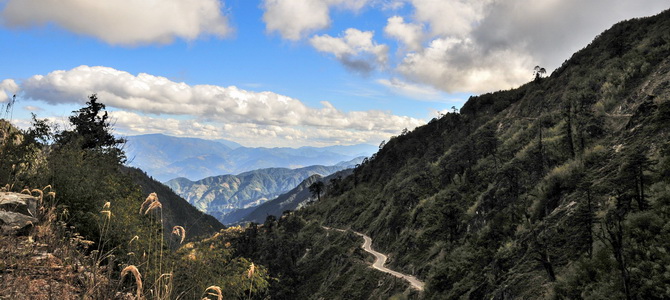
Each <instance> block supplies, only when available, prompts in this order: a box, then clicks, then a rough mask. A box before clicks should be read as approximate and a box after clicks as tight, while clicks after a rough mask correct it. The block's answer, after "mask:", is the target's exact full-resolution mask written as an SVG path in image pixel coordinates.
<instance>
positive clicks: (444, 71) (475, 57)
mask: <svg viewBox="0 0 670 300" xmlns="http://www.w3.org/2000/svg"><path fill="white" fill-rule="evenodd" d="M522 50H523V49H499V50H495V51H491V50H490V49H485V48H482V47H480V45H478V44H477V43H475V42H474V41H472V40H469V39H458V38H438V39H435V40H433V41H432V42H431V43H430V45H429V46H428V47H427V48H426V49H424V50H423V51H422V52H420V53H408V54H407V55H406V56H405V58H404V59H403V61H402V63H401V64H400V65H399V66H398V67H397V70H398V71H399V72H400V73H401V74H403V75H404V76H405V77H406V78H408V79H409V80H411V81H413V82H419V83H424V84H429V85H431V86H434V87H436V88H439V89H441V90H444V91H448V92H475V93H482V92H487V91H491V90H499V89H508V88H512V87H515V86H517V85H519V84H520V83H523V82H527V81H529V80H530V78H531V76H530V75H529V70H530V68H529V67H528V66H530V65H532V64H533V62H534V60H533V59H532V57H530V56H529V55H527V54H526V53H524V52H523V51H522Z"/></svg>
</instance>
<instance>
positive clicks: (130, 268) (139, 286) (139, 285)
mask: <svg viewBox="0 0 670 300" xmlns="http://www.w3.org/2000/svg"><path fill="white" fill-rule="evenodd" d="M129 273H132V274H133V277H135V284H136V285H137V293H136V297H137V299H140V298H141V297H142V275H141V274H140V271H139V270H138V269H137V267H135V266H133V265H130V266H127V267H125V268H123V270H121V280H123V278H124V277H125V276H126V275H127V274H129Z"/></svg>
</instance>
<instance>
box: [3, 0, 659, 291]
mask: <svg viewBox="0 0 670 300" xmlns="http://www.w3.org/2000/svg"><path fill="white" fill-rule="evenodd" d="M296 3H297V2H296ZM408 5H409V4H408ZM264 17H265V16H264ZM393 20H395V21H393ZM393 20H389V22H391V21H393V22H395V25H397V26H404V25H408V24H409V23H403V22H404V21H403V20H398V19H393ZM408 20H409V19H408ZM399 21H400V22H399ZM403 24H404V25H403ZM484 25H486V24H484ZM402 28H405V27H402ZM408 28H409V27H408ZM392 29H393V27H391V28H390V29H389V30H388V32H387V33H386V34H387V35H391V34H392V33H393V32H394V31H392ZM406 29H407V28H406ZM410 29H411V28H410ZM406 31H407V30H406ZM403 32H404V31H403ZM408 32H409V31H408ZM356 33H357V32H356V31H355V30H353V29H352V30H348V31H347V34H356ZM371 34H372V33H370V35H371ZM366 36H368V35H366V34H363V33H361V34H360V35H359V36H358V37H359V38H360V37H366ZM329 38H330V39H329ZM331 39H335V38H334V37H332V36H319V37H316V38H314V39H312V40H311V43H318V42H319V41H323V40H328V41H330V40H331ZM351 39H353V37H351ZM337 45H340V46H341V44H337ZM371 45H372V44H371ZM439 45H440V43H435V46H439ZM378 46H379V47H378ZM453 47H456V46H453ZM374 49H377V50H376V51H381V50H383V49H386V48H384V47H383V46H382V45H375V48H374ZM379 49H381V50H379ZM431 53H432V52H431ZM431 53H428V54H431ZM423 54H424V53H418V54H415V56H413V57H414V58H415V59H419V58H420V55H423ZM432 54H433V55H434V54H435V53H432ZM337 58H338V59H347V58H348V57H344V56H343V57H337ZM348 63H350V64H352V65H360V64H361V63H362V62H360V61H348ZM356 63H357V64H356ZM532 70H533V68H530V67H529V71H530V72H532ZM534 70H535V72H534V73H533V76H532V77H531V76H528V77H529V78H528V81H527V82H526V83H524V84H521V85H520V86H517V87H514V88H509V89H506V90H499V91H496V92H489V93H483V94H479V95H477V96H470V97H469V98H468V100H467V101H466V102H465V103H464V104H463V106H462V107H461V108H460V109H457V108H456V107H455V106H454V107H453V108H452V109H451V110H445V111H443V112H439V113H438V114H436V116H435V117H433V118H432V119H430V120H429V121H427V122H425V124H422V125H420V126H417V127H416V128H410V129H407V128H405V129H402V130H398V132H397V133H395V135H393V136H391V137H390V138H388V139H387V140H385V141H384V142H382V143H381V144H380V145H379V146H378V147H377V146H370V145H368V144H354V143H353V142H352V145H351V146H339V145H338V146H329V147H320V148H318V147H300V148H288V147H276V148H267V147H257V148H253V147H244V146H242V145H241V144H238V143H235V142H232V141H229V140H225V139H214V140H205V139H199V138H188V137H173V136H169V135H163V134H149V135H134V136H129V137H128V141H125V140H124V138H122V137H121V136H120V135H115V134H113V125H114V119H112V117H111V115H110V114H108V111H110V112H112V113H114V111H113V110H107V107H106V106H105V104H103V102H102V101H104V100H106V99H103V96H109V94H105V93H101V94H100V95H99V96H98V95H97V94H91V95H89V96H88V98H87V99H86V102H85V103H86V104H85V105H84V106H83V107H82V108H80V109H78V110H75V111H72V113H71V114H70V116H69V117H68V118H67V120H68V121H69V123H68V124H67V126H61V125H59V124H57V123H54V122H53V121H51V120H50V119H48V118H45V119H40V118H38V117H37V115H35V114H34V115H32V116H33V117H32V120H31V121H30V125H29V126H27V127H25V128H23V127H18V125H16V124H14V123H17V122H10V121H9V120H6V119H0V155H1V156H0V158H1V159H0V180H2V181H0V184H1V186H0V188H1V189H0V196H2V197H1V199H0V200H1V201H0V213H1V215H2V216H1V217H2V218H3V219H2V220H3V221H2V222H1V223H2V224H0V225H2V226H0V246H1V247H0V298H2V299H5V298H7V299H50V298H56V299H58V298H63V299H66V298H67V299H69V298H83V299H152V300H154V299H155V300H167V299H314V300H317V299H347V300H349V299H393V300H409V299H417V300H432V299H435V300H438V299H439V300H441V299H496V300H504V299H552V300H553V299H668V298H670V289H668V288H667V287H668V286H670V275H669V274H670V251H668V250H669V249H670V226H669V225H668V224H670V10H665V11H663V12H661V13H659V14H657V15H654V16H650V17H641V18H633V19H630V20H626V21H621V22H619V23H616V24H615V25H613V26H611V27H610V28H609V29H607V30H605V31H604V32H602V33H600V34H599V35H597V36H595V37H594V39H593V40H592V41H591V42H590V43H589V44H588V45H586V46H585V47H584V48H583V49H581V50H579V51H577V52H575V53H574V54H572V56H570V57H569V58H568V59H566V60H565V61H564V62H563V64H562V65H560V67H558V68H556V69H555V70H553V71H552V72H551V73H549V74H548V73H547V71H546V70H545V69H544V68H542V67H540V66H537V67H535V69H534ZM510 72H512V71H511V70H510ZM530 72H529V73H530ZM108 73H110V72H108ZM59 74H60V73H59ZM487 74H488V73H487ZM491 74H495V73H491ZM61 75H62V74H61ZM505 75H509V74H505ZM529 75H530V74H529ZM491 76H494V75H491ZM495 76H501V78H502V77H504V76H503V75H502V74H498V75H495ZM141 77H144V78H146V77H148V75H147V74H144V75H142V76H141ZM81 78H85V77H81ZM32 80H33V81H37V80H40V78H33V79H32ZM59 82H60V81H59ZM161 82H163V84H167V83H165V82H168V80H167V79H165V80H162V81H161ZM382 82H384V81H382ZM396 83H397V82H396ZM0 84H4V85H8V83H7V82H5V81H3V82H1V83H0ZM382 84H383V83H382ZM141 87H146V86H145V85H138V87H137V88H135V89H128V90H129V91H135V90H144V89H143V88H141ZM179 87H180V88H179V89H174V88H173V89H172V90H175V91H182V93H178V94H179V96H180V97H181V98H180V99H187V98H188V96H190V95H191V94H190V93H189V92H184V90H186V89H187V87H188V84H186V83H182V84H181V85H179ZM208 88H211V86H198V87H197V89H194V90H197V91H198V92H199V93H200V92H202V90H206V89H208ZM148 90H150V89H148ZM218 90H219V91H221V90H222V89H218ZM228 90H232V91H233V92H232V93H233V94H234V95H237V96H239V95H242V96H239V97H241V98H235V99H236V100H239V99H242V98H243V99H245V100H246V99H247V98H248V97H251V96H250V95H251V94H250V93H246V94H245V92H243V91H240V90H239V89H238V88H237V87H231V88H229V89H228ZM228 90H227V91H228ZM175 93H176V92H175ZM259 93H260V94H261V95H262V101H259V102H253V103H252V104H253V105H250V106H247V104H246V102H245V105H241V106H239V107H233V108H231V105H230V103H228V104H226V102H225V101H227V100H229V99H228V98H225V97H223V96H222V98H221V99H217V100H220V101H218V102H216V104H217V105H215V106H212V107H211V108H210V110H209V111H207V114H208V115H207V116H208V117H209V114H214V112H218V113H221V114H223V112H228V113H229V112H230V111H234V112H237V113H239V112H244V113H250V112H252V113H254V114H258V115H259V116H261V117H260V119H259V121H258V122H257V123H258V124H249V123H244V125H240V124H234V125H235V126H238V127H235V126H233V125H230V126H228V127H227V128H235V129H238V130H240V131H239V132H235V133H236V134H239V135H240V136H243V135H244V134H248V133H249V132H252V133H254V134H259V135H261V134H265V135H267V136H272V137H277V132H279V133H281V132H282V131H283V130H284V129H282V130H279V129H277V128H278V125H277V124H281V122H289V121H290V122H297V121H296V120H297V118H299V117H300V118H303V117H304V118H306V120H307V121H305V122H306V123H304V124H299V125H296V127H309V126H315V128H317V129H314V128H310V130H307V131H306V132H308V133H304V134H303V135H300V134H297V133H296V132H295V131H293V130H286V132H284V133H283V134H284V135H283V136H282V137H284V138H285V139H286V140H289V141H292V139H298V138H300V137H305V136H308V135H310V134H319V135H323V136H324V137H322V139H323V140H322V141H330V140H328V138H330V134H342V132H341V131H338V130H339V129H336V128H335V127H329V126H331V125H330V124H325V123H322V121H323V120H331V119H328V118H333V119H335V120H337V121H333V122H334V123H337V124H344V125H342V126H345V125H346V126H353V128H355V129H354V130H353V131H355V132H362V131H365V130H366V128H367V130H372V129H371V128H374V127H375V126H376V125H374V124H375V123H374V122H375V120H377V119H384V118H386V117H388V115H389V114H390V113H387V112H383V111H374V112H373V113H370V115H366V116H369V117H370V120H367V119H366V120H365V122H364V121H360V120H359V121H357V120H354V116H357V115H361V113H360V112H354V113H349V112H345V113H342V112H341V111H339V110H337V109H335V108H334V107H333V106H332V105H331V104H330V103H329V102H325V101H324V102H322V103H321V105H322V106H323V109H322V110H319V111H318V113H315V112H314V111H308V108H307V107H306V106H301V105H299V104H300V103H299V101H298V102H296V101H297V100H295V99H292V98H283V97H279V96H276V95H274V94H272V93H270V92H259ZM206 94H207V93H204V92H203V93H201V94H198V95H199V96H200V97H202V98H203V99H205V98H206V96H207V95H206ZM98 97H100V99H98ZM161 97H164V96H161ZM231 97H232V96H231ZM224 98H225V99H224ZM161 99H162V98H161ZM189 99H190V98H189ZM277 99H278V100H277ZM14 100H15V99H14ZM109 100H110V102H112V103H118V101H119V100H118V97H116V98H115V97H113V96H109ZM198 100H200V98H198ZM115 101H117V102H115ZM203 101H204V100H203ZM371 101H372V100H371ZM233 102H235V101H233ZM238 102H240V103H241V102H243V101H238ZM8 103H9V102H8ZM11 103H12V105H14V102H11ZM194 103H195V102H194ZM198 103H200V102H198ZM272 105H274V107H279V109H280V111H282V112H283V114H280V115H272V116H270V115H269V114H265V111H264V110H263V109H266V108H268V107H271V106H272ZM157 106H158V105H157ZM8 107H9V106H8ZM289 107H292V108H293V109H294V110H290V109H289ZM180 108H181V110H184V111H186V110H187V109H188V108H190V107H189V106H188V105H185V106H181V107H180ZM156 109H158V108H156ZM275 109H276V108H275ZM282 109H283V110H282ZM7 111H8V112H9V110H7ZM306 112H310V113H311V114H307V113H306ZM301 113H304V116H303V114H301ZM342 115H346V116H347V117H338V116H342ZM117 116H120V120H122V121H126V122H127V119H128V115H124V114H123V113H121V114H117ZM131 116H132V115H131ZM123 117H126V119H121V118H123ZM152 117H153V116H152ZM180 118H181V117H180ZM241 118H242V117H239V116H236V117H234V118H233V117H229V118H228V119H226V118H224V119H223V120H225V122H231V120H237V119H241ZM10 119H11V114H10ZM213 119H215V118H201V119H198V122H202V124H201V123H197V124H196V123H195V122H191V123H193V124H192V128H201V129H203V128H204V129H203V130H208V132H215V131H216V130H217V128H216V127H215V126H213V125H211V124H206V123H207V122H213V121H212V120H213ZM152 120H154V121H156V120H158V119H157V117H156V118H154V119H152ZM286 120H289V121H286ZM394 120H396V121H398V122H401V121H403V120H404V121H407V120H409V118H404V119H403V118H395V119H394ZM180 121H182V120H180V119H178V118H177V119H172V120H170V122H169V123H170V124H172V125H170V126H176V125H175V124H182V125H183V123H180ZM368 121H369V122H368ZM156 122H159V121H156ZM189 122H190V121H189ZM408 122H409V121H408ZM187 123H188V122H187ZM296 124H297V123H296ZM305 124H308V125H305ZM226 125H229V124H226ZM263 126H268V127H263ZM271 126H276V127H271ZM261 127H263V128H264V129H267V128H274V129H276V130H277V132H273V133H274V135H273V133H269V132H268V131H263V130H261ZM192 128H191V129H192ZM388 128H394V127H391V126H390V125H389V127H384V128H383V130H382V129H379V132H382V133H379V132H377V133H375V134H385V133H387V132H388V131H390V129H388ZM182 129H183V128H180V130H182ZM149 132H150V131H149ZM180 132H188V131H180ZM280 136H281V135H280ZM348 140H349V141H361V139H356V138H350V139H348ZM8 216H9V217H11V218H9V217H8ZM5 220H7V221H5ZM59 290H60V291H59ZM59 292H60V294H59Z"/></svg>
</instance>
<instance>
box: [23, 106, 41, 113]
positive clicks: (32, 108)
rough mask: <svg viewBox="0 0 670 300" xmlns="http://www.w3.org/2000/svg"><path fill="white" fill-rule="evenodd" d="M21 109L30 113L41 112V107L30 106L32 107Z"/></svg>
mask: <svg viewBox="0 0 670 300" xmlns="http://www.w3.org/2000/svg"><path fill="white" fill-rule="evenodd" d="M23 109H25V110H27V111H31V112H36V111H42V110H43V109H42V108H41V107H37V106H32V105H26V106H24V107H23Z"/></svg>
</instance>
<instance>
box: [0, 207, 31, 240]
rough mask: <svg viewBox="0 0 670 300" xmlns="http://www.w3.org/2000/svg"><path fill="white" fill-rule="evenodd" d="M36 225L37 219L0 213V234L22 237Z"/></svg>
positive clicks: (18, 214)
mask: <svg viewBox="0 0 670 300" xmlns="http://www.w3.org/2000/svg"><path fill="white" fill-rule="evenodd" d="M35 224H37V219H36V218H34V217H31V216H26V215H24V214H20V213H15V212H11V211H0V233H2V234H5V235H10V234H11V235H24V234H27V233H28V231H29V230H30V229H31V228H32V227H33V226H35Z"/></svg>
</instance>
